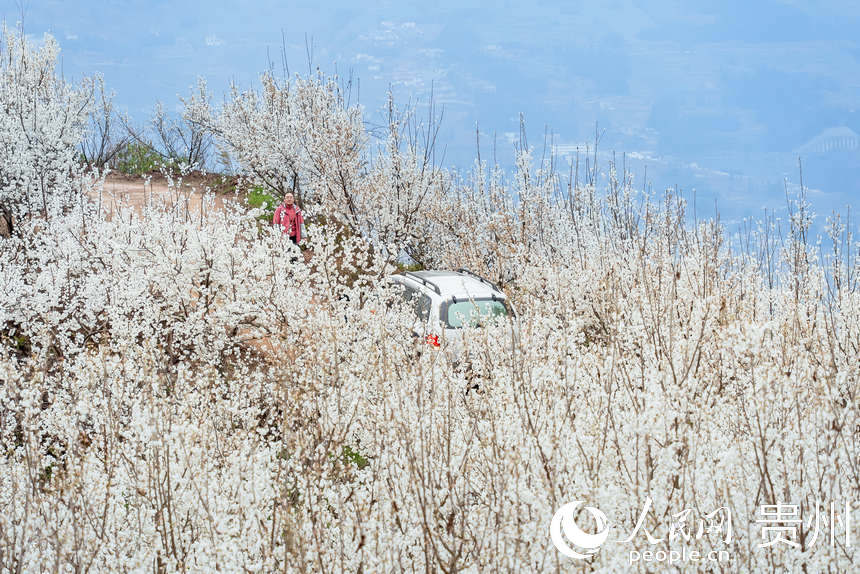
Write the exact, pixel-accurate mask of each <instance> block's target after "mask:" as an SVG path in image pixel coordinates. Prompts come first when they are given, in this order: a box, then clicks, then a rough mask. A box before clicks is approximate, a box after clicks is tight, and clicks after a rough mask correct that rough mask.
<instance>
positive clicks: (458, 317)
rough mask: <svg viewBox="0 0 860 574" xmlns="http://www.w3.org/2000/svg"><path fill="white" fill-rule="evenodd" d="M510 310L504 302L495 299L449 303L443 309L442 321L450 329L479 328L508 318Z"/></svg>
mask: <svg viewBox="0 0 860 574" xmlns="http://www.w3.org/2000/svg"><path fill="white" fill-rule="evenodd" d="M507 315H508V308H507V307H506V306H505V303H504V302H503V301H499V300H493V299H469V300H466V301H457V302H456V303H449V304H448V305H447V307H443V309H442V319H443V320H444V321H445V323H446V324H447V325H448V328H450V329H460V328H462V327H464V326H465V325H469V326H470V327H477V326H479V325H484V324H485V323H487V322H488V320H492V319H495V318H497V317H506V316H507Z"/></svg>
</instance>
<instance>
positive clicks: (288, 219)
mask: <svg viewBox="0 0 860 574" xmlns="http://www.w3.org/2000/svg"><path fill="white" fill-rule="evenodd" d="M303 222H304V218H303V217H302V210H301V209H299V208H298V207H297V206H296V205H295V204H293V205H290V206H286V205H284V204H283V203H282V204H281V205H279V206H278V208H277V209H276V210H275V216H274V217H273V218H272V224H273V225H280V226H281V227H283V228H284V233H286V234H287V235H288V236H290V237H292V236H294V235H295V236H296V242H297V243H298V242H299V241H301V240H302V223H303Z"/></svg>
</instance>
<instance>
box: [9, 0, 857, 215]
mask: <svg viewBox="0 0 860 574" xmlns="http://www.w3.org/2000/svg"><path fill="white" fill-rule="evenodd" d="M22 8H23V9H22ZM22 14H23V27H24V30H25V32H26V33H27V34H29V35H31V36H33V37H35V38H38V37H40V36H41V35H42V34H44V33H45V32H50V33H52V34H53V35H54V36H55V37H56V38H57V39H58V40H59V41H60V43H61V46H62V54H63V56H62V65H63V72H64V74H65V75H66V76H67V77H70V78H79V77H80V76H82V75H85V74H90V73H92V72H100V73H102V74H103V75H104V77H105V79H106V82H107V84H108V85H109V87H110V88H112V89H113V90H114V91H115V92H116V101H117V103H118V105H119V106H120V107H122V108H125V109H126V110H128V112H129V113H130V114H131V116H132V117H133V118H135V119H136V120H138V121H140V122H143V121H144V120H145V119H146V117H147V116H148V114H149V113H151V110H152V107H153V105H154V103H155V101H156V100H161V101H163V102H165V103H167V104H169V105H175V104H177V102H178V95H179V94H184V93H188V92H189V90H190V87H191V86H192V85H193V84H194V82H195V78H196V77H197V76H198V75H202V76H204V77H206V78H207V80H208V82H209V86H210V88H212V89H213V90H214V91H215V92H216V93H223V91H224V89H225V88H226V87H227V86H228V84H229V82H230V81H236V82H238V83H239V84H240V85H242V86H252V85H253V84H254V82H255V80H256V77H257V75H258V74H259V72H261V71H262V70H263V69H265V68H266V67H267V66H268V65H269V62H271V65H272V66H274V68H275V69H276V70H278V71H280V70H282V69H283V63H282V47H283V48H285V50H284V52H285V53H286V61H287V65H288V66H289V70H290V72H292V73H297V72H299V73H302V72H305V73H306V71H307V69H308V56H309V53H310V57H311V58H312V62H313V65H314V66H319V67H320V68H321V69H323V70H324V71H326V72H333V71H335V69H336V70H337V72H338V73H339V74H340V75H341V76H343V77H347V76H349V75H350V74H351V75H352V76H353V77H354V78H357V80H358V81H357V82H356V86H357V87H356V90H355V96H356V97H358V98H360V101H361V103H362V104H363V105H364V106H365V107H366V108H367V114H366V116H367V118H368V120H369V121H370V122H371V123H382V122H383V115H382V108H383V106H384V104H385V94H386V92H387V90H389V88H390V89H392V90H393V91H394V93H395V94H396V96H397V99H398V101H399V102H400V103H404V104H405V103H406V102H407V101H408V100H409V99H412V100H413V101H418V102H419V106H420V105H423V104H426V102H427V100H428V97H429V93H430V90H431V86H432V89H433V92H434V96H435V102H436V104H437V106H439V108H440V109H444V119H443V124H442V130H441V132H440V136H439V142H440V147H442V146H444V148H445V163H446V164H447V165H449V166H452V167H460V168H468V167H469V166H470V165H471V162H472V161H473V158H474V156H475V140H476V138H475V135H476V134H475V126H476V124H477V125H478V126H479V127H480V132H481V142H482V149H481V153H482V157H483V158H484V159H487V158H490V157H492V153H493V142H494V140H495V148H496V153H497V158H498V160H499V161H500V163H501V164H502V165H505V166H510V165H511V158H512V150H513V144H514V142H515V141H517V139H518V132H519V118H520V114H523V116H524V117H525V121H526V128H527V134H528V143H529V145H531V146H532V147H534V148H535V152H536V155H538V156H539V155H540V154H541V152H542V149H543V143H544V139H545V137H544V134H545V133H551V134H552V137H551V142H552V144H553V147H552V149H553V150H554V151H555V153H556V155H557V157H558V162H559V165H560V166H561V167H562V168H563V169H566V166H567V163H566V162H567V161H568V158H570V157H573V155H574V154H575V150H576V149H577V147H579V148H581V149H582V150H584V146H585V145H586V144H590V142H592V141H593V139H594V131H595V124H597V125H598V126H599V130H600V132H601V133H602V137H601V140H600V149H601V150H603V151H605V152H607V153H606V154H600V156H599V165H600V166H601V167H605V166H606V165H607V163H606V162H607V160H608V158H609V156H608V152H610V151H612V150H614V151H615V152H616V158H617V160H618V163H619V165H621V163H622V157H624V156H623V154H625V153H626V161H627V166H628V168H629V169H630V170H631V172H632V173H633V175H634V178H635V181H636V185H637V186H642V184H643V183H645V182H643V177H644V174H645V173H646V165H647V183H648V184H649V185H650V186H652V187H653V189H655V190H659V189H662V188H665V187H667V186H673V187H674V186H677V187H678V188H680V189H681V190H682V191H683V192H684V193H685V194H687V195H688V197H692V192H693V190H695V196H696V202H697V206H698V211H699V212H700V213H702V214H708V213H710V212H712V211H713V205H714V202H715V201H716V203H717V205H718V207H719V210H720V212H721V213H722V216H723V219H724V221H730V222H731V221H737V220H738V219H739V218H741V217H743V216H745V215H753V216H755V215H761V213H762V209H763V208H769V209H777V210H782V209H784V205H785V199H784V191H783V190H784V185H785V181H786V178H788V180H789V184H790V186H791V185H795V184H797V181H798V168H797V163H798V162H797V159H798V156H800V157H801V158H802V159H803V165H804V169H803V173H804V183H805V184H806V185H807V186H808V187H809V188H810V199H811V200H812V202H813V205H814V208H815V211H816V212H817V213H818V214H819V217H818V221H819V222H821V221H822V220H823V217H824V215H827V214H828V213H829V212H830V211H831V210H833V209H842V210H843V211H844V208H845V206H846V205H849V204H853V206H854V207H857V206H858V205H860V202H858V201H857V198H858V197H860V136H858V134H860V43H858V40H857V36H858V32H860V4H856V3H852V2H816V1H800V0H782V1H779V0H764V1H753V2H748V1H747V2H742V1H739V0H724V1H721V2H680V1H677V2H676V1H668V0H657V1H651V2H647V3H646V2H642V3H634V2H631V1H607V2H581V1H576V2H499V3H496V4H492V5H491V4H490V3H485V2H481V3H470V2H463V1H455V2H451V1H449V0H443V1H442V2H439V3H435V2H434V3H431V2H420V3H414V2H405V1H397V2H375V3H365V2H353V1H350V2H345V1H343V0H335V1H333V2H327V3H325V2H318V1H317V2H274V1H261V2H247V3H243V2H227V1H218V0H210V1H207V2H170V3H168V2H156V1H153V0H147V1H145V2H144V1H136V0H135V1H128V2H115V1H113V2H105V1H99V2H96V1H87V2H61V1H45V2H36V1H31V2H24V4H23V7H22V5H21V3H20V2H19V1H12V0H0V18H2V19H5V21H6V23H7V25H9V26H17V25H19V22H20V21H21V19H22V16H21V15H22ZM282 39H283V41H282Z"/></svg>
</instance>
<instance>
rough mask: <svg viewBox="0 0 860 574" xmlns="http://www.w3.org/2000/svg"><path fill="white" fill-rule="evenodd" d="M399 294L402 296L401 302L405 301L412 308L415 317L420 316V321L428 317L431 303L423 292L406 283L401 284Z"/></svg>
mask: <svg viewBox="0 0 860 574" xmlns="http://www.w3.org/2000/svg"><path fill="white" fill-rule="evenodd" d="M401 294H402V296H403V302H404V303H407V304H408V305H409V306H410V307H411V308H412V311H413V312H414V313H415V316H416V317H418V318H420V319H421V320H422V321H426V320H427V319H428V318H429V317H430V307H431V305H432V301H430V297H428V296H427V295H425V294H423V293H419V292H418V291H417V290H415V289H413V288H412V287H409V286H408V285H403V291H402V293H401Z"/></svg>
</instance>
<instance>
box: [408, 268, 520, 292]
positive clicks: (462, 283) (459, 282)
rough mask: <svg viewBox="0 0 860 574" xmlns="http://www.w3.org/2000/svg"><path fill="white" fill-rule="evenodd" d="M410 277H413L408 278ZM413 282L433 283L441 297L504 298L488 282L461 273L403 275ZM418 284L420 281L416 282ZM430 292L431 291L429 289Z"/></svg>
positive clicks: (422, 272)
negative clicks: (424, 281) (416, 278)
mask: <svg viewBox="0 0 860 574" xmlns="http://www.w3.org/2000/svg"><path fill="white" fill-rule="evenodd" d="M410 275H412V276H413V277H410ZM404 276H405V277H407V278H411V279H412V280H413V281H415V276H417V277H419V278H421V279H424V280H426V281H428V282H429V283H433V284H434V285H436V286H437V287H439V290H440V291H441V295H442V297H445V298H449V297H457V298H464V299H465V298H468V297H478V298H484V297H492V296H493V295H495V296H496V297H497V298H500V299H503V298H505V294H504V293H502V292H501V291H500V290H498V289H496V288H495V287H494V286H493V285H492V284H491V283H490V282H489V281H485V280H484V281H482V280H481V279H480V278H478V277H477V276H474V275H472V274H469V273H464V272H461V271H412V272H410V273H408V274H404ZM417 282H418V283H420V281H417ZM430 290H431V291H432V290H433V289H432V288H430Z"/></svg>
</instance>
